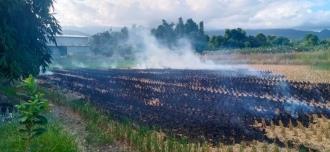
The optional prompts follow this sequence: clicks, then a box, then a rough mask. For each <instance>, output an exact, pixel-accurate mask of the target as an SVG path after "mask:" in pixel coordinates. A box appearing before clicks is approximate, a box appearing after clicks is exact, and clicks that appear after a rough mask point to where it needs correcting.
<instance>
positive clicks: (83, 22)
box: [54, 0, 330, 30]
mask: <svg viewBox="0 0 330 152" xmlns="http://www.w3.org/2000/svg"><path fill="white" fill-rule="evenodd" d="M54 6H55V7H54V8H55V10H54V13H55V16H56V18H57V19H58V20H59V22H60V24H61V25H62V26H78V27H85V26H112V27H122V26H132V25H134V24H135V25H142V26H145V27H154V26H156V25H159V24H160V23H161V20H162V19H166V20H168V21H170V22H176V21H177V19H178V18H179V17H183V18H184V19H187V18H193V19H194V20H195V21H204V23H205V26H206V29H209V30H211V29H225V28H237V27H241V28H245V29H272V28H295V29H305V30H321V29H325V28H330V0H56V2H55V5H54Z"/></svg>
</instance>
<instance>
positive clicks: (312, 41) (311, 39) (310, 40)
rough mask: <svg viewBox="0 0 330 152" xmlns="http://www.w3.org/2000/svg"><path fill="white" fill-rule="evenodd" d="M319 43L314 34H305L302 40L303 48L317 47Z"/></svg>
mask: <svg viewBox="0 0 330 152" xmlns="http://www.w3.org/2000/svg"><path fill="white" fill-rule="evenodd" d="M319 42H320V39H319V38H318V37H317V36H316V35H314V34H307V35H306V36H305V37H304V40H303V44H304V45H305V46H315V45H318V44H319Z"/></svg>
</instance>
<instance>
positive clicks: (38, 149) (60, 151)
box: [0, 121, 78, 152]
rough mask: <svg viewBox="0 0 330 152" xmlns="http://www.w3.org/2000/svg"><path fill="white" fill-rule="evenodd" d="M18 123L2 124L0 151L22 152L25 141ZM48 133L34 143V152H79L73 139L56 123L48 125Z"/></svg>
mask: <svg viewBox="0 0 330 152" xmlns="http://www.w3.org/2000/svg"><path fill="white" fill-rule="evenodd" d="M18 129H19V124H18V122H16V121H12V122H8V123H4V124H0V151H1V152H22V151H24V145H25V141H24V140H23V139H22V136H20V133H19V131H18ZM47 129H48V131H47V132H46V133H45V134H43V135H41V136H40V137H38V138H36V139H34V140H33V141H32V146H31V151H32V152H77V151H78V149H77V147H76V144H75V140H74V138H73V137H71V136H69V135H68V134H67V133H66V132H64V131H63V129H62V128H61V127H60V126H59V125H58V124H57V123H55V122H51V123H49V124H48V125H47Z"/></svg>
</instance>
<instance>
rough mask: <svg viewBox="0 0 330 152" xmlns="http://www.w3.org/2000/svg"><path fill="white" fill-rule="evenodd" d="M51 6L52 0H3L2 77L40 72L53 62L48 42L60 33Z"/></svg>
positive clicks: (0, 8)
mask: <svg viewBox="0 0 330 152" xmlns="http://www.w3.org/2000/svg"><path fill="white" fill-rule="evenodd" d="M52 9H53V0H1V1H0V33H1V34H0V77H4V78H7V79H11V80H12V79H20V78H23V77H27V76H29V74H32V75H37V74H39V72H40V69H42V70H45V69H46V67H47V66H48V65H49V64H50V63H51V54H50V50H49V48H48V47H47V45H46V44H47V43H49V42H50V43H55V44H56V40H55V35H56V34H60V32H61V27H60V25H59V24H58V22H57V20H56V19H55V17H54V16H53V14H52V13H51V10H52Z"/></svg>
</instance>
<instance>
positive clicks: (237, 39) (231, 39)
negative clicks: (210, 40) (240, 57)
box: [224, 28, 247, 48]
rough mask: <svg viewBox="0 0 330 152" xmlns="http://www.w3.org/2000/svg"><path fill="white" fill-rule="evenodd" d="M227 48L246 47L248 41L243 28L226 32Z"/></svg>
mask: <svg viewBox="0 0 330 152" xmlns="http://www.w3.org/2000/svg"><path fill="white" fill-rule="evenodd" d="M224 38H225V44H224V45H225V46H226V47H239V48H242V47H244V46H245V42H246V39H247V36H246V32H245V31H244V30H242V29H241V28H237V29H226V31H225V35H224Z"/></svg>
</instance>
